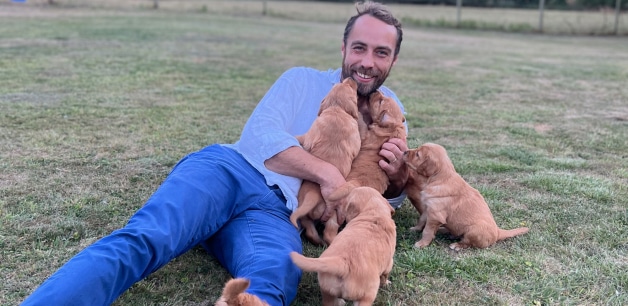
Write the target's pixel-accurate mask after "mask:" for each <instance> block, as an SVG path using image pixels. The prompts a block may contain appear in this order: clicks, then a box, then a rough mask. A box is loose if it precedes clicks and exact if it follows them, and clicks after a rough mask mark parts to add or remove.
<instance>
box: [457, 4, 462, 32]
mask: <svg viewBox="0 0 628 306" xmlns="http://www.w3.org/2000/svg"><path fill="white" fill-rule="evenodd" d="M461 10H462V0H456V27H457V28H459V27H460V11H461Z"/></svg>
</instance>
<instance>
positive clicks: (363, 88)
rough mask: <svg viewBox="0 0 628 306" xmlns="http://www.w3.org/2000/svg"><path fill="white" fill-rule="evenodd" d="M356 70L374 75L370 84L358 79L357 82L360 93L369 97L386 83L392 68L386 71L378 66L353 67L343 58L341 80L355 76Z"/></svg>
mask: <svg viewBox="0 0 628 306" xmlns="http://www.w3.org/2000/svg"><path fill="white" fill-rule="evenodd" d="M354 72H360V73H363V74H367V75H372V76H373V82H371V83H368V84H364V83H360V82H359V81H357V80H356V83H358V94H359V95H361V96H365V97H367V96H369V95H370V94H372V93H374V92H375V91H377V89H378V88H379V87H380V86H382V84H384V81H385V80H386V78H387V77H388V74H389V73H390V69H388V70H386V71H380V70H378V69H376V68H371V69H364V68H362V67H351V66H350V65H347V64H345V63H344V60H343V63H342V72H341V78H340V80H344V79H346V78H349V77H351V78H353V73H354Z"/></svg>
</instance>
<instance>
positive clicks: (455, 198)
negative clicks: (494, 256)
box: [403, 143, 528, 251]
mask: <svg viewBox="0 0 628 306" xmlns="http://www.w3.org/2000/svg"><path fill="white" fill-rule="evenodd" d="M403 160H404V161H405V162H406V165H407V166H408V170H409V177H408V183H407V185H406V193H407V195H408V198H409V199H410V202H412V205H413V206H414V207H415V208H416V209H417V211H418V212H419V214H420V217H419V220H418V223H417V225H416V226H415V227H413V228H411V229H412V230H416V231H421V230H422V231H423V233H422V237H421V240H419V241H418V242H417V243H415V244H414V246H415V247H418V248H423V247H426V246H428V245H429V244H430V243H431V242H432V240H433V239H434V236H435V234H436V232H437V231H438V230H439V227H441V226H443V227H444V229H445V230H446V231H448V232H449V233H450V234H451V235H452V236H455V237H461V238H462V239H461V240H460V241H459V242H456V243H452V244H450V245H449V248H451V249H453V250H456V251H459V250H461V249H465V248H468V247H476V248H486V247H489V246H491V245H493V244H494V243H495V242H497V241H499V240H503V239H506V238H510V237H514V236H517V235H521V234H525V233H527V232H528V228H527V227H521V228H517V229H512V230H503V229H500V228H498V227H497V224H496V223H495V220H494V219H493V215H492V214H491V211H490V209H489V207H488V205H487V204H486V201H484V197H482V195H481V194H480V192H478V191H477V190H476V189H474V188H473V187H471V186H470V185H469V184H467V182H465V181H464V179H463V178H462V177H461V176H460V175H459V174H458V173H457V172H456V170H455V169H454V165H453V163H452V162H451V160H450V159H449V157H448V156H447V151H446V150H445V148H443V147H442V146H440V145H437V144H433V143H426V144H423V145H422V146H420V147H418V148H416V149H413V150H408V151H406V152H405V153H404V156H403Z"/></svg>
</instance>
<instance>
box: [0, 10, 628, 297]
mask: <svg viewBox="0 0 628 306" xmlns="http://www.w3.org/2000/svg"><path fill="white" fill-rule="evenodd" d="M161 2H162V4H164V5H165V4H167V3H168V2H166V1H161ZM237 3H239V4H241V3H243V2H237ZM151 4H152V3H150V2H147V4H146V5H147V6H148V5H151ZM330 5H331V4H330ZM214 9H215V7H212V6H207V9H206V10H205V11H202V10H200V9H199V10H196V11H176V10H166V9H162V10H158V11H153V10H149V9H127V10H119V11H118V10H104V9H99V8H91V9H86V8H84V7H73V6H71V7H64V6H62V5H60V6H57V7H53V8H48V7H38V6H32V7H28V8H26V9H23V8H19V7H17V6H15V5H7V4H0V14H2V18H0V84H1V85H0V147H1V148H2V149H1V150H0V273H2V275H4V278H5V281H4V283H3V286H2V287H0V304H1V305H15V304H18V303H19V302H20V301H21V300H22V299H23V298H24V297H25V296H27V295H28V294H29V293H30V292H31V291H32V290H33V289H34V288H35V287H36V286H37V285H39V284H40V283H41V282H42V281H43V280H45V279H46V278H47V277H48V276H49V275H50V274H51V273H52V272H54V271H55V270H56V269H57V268H58V267H59V266H60V265H62V264H63V263H64V262H65V261H67V260H68V259H69V258H70V257H71V256H73V255H74V254H76V253H77V252H78V251H79V250H81V249H82V248H84V247H85V246H87V245H89V244H90V243H92V242H93V241H95V240H96V239H98V238H100V237H102V236H104V235H107V234H108V233H110V232H111V231H113V230H115V229H117V228H119V227H121V226H123V225H124V224H125V223H126V221H127V220H128V218H129V217H130V216H131V214H132V213H133V212H134V211H135V210H137V209H138V208H139V207H140V206H141V205H142V204H143V203H144V201H145V200H146V199H147V198H148V197H149V196H150V195H151V194H152V192H153V191H154V190H155V189H156V188H157V186H158V185H159V184H160V183H161V181H162V180H163V179H164V178H165V176H166V175H167V173H168V171H169V170H170V169H171V168H172V166H173V165H174V164H175V163H176V162H177V161H178V160H179V159H180V158H181V157H183V156H184V155H185V154H187V153H189V152H191V151H194V150H198V149H200V148H202V147H203V146H205V145H208V144H211V143H216V142H218V143H230V142H233V141H235V140H237V138H238V137H239V134H240V130H241V128H242V126H243V124H244V122H245V120H246V118H247V117H248V116H249V114H250V113H251V111H252V109H253V108H254V107H255V105H256V103H257V102H258V101H259V99H260V98H261V97H262V95H263V94H264V93H265V92H266V90H267V89H268V88H269V87H270V86H271V84H272V83H273V81H274V80H275V79H276V78H277V77H278V76H279V75H280V74H281V73H282V72H283V71H284V70H285V69H287V68H289V67H292V66H297V65H305V66H313V67H315V68H319V69H327V68H335V67H338V66H339V64H340V61H341V58H340V52H339V48H340V39H341V36H342V31H343V28H344V23H343V22H338V21H337V20H331V21H330V20H324V21H325V22H316V21H315V20H307V21H304V20H294V19H282V18H277V17H274V16H267V17H261V16H258V15H254V14H250V15H247V14H242V15H237V16H233V15H229V14H215V13H213V11H212V10H214ZM269 9H272V7H270V8H269ZM341 12H346V14H345V17H343V18H341V19H343V20H344V19H346V17H348V16H349V15H350V14H351V13H352V9H351V7H349V8H347V9H346V10H341ZM404 34H405V35H404V42H403V46H402V50H401V54H400V59H399V61H398V63H397V65H396V66H395V67H394V68H393V71H392V74H391V76H390V78H389V80H388V81H387V85H388V86H389V87H391V88H392V89H394V90H395V91H396V93H397V94H398V95H399V97H400V98H401V99H402V101H403V102H404V104H405V106H406V110H407V119H408V125H409V127H410V130H409V132H410V133H409V138H408V142H409V145H410V146H411V147H415V146H418V145H419V144H421V143H423V142H428V141H430V142H436V143H439V144H442V145H443V146H445V147H446V148H447V149H448V152H449V154H450V157H451V159H452V161H453V162H454V165H455V166H456V169H457V170H458V171H459V172H460V174H461V175H463V177H464V178H465V179H466V180H467V181H468V182H469V183H470V184H471V185H472V186H474V187H475V188H477V189H478V190H479V191H480V192H481V193H482V194H483V195H484V197H485V198H486V200H487V202H488V203H489V206H490V207H491V210H492V212H493V215H494V217H495V219H496V222H497V223H498V225H500V226H501V227H503V228H513V227H518V226H523V225H525V226H528V227H530V232H529V233H528V234H526V235H524V236H521V237H517V238H514V239H509V240H506V241H502V242H499V243H497V244H496V245H494V246H492V247H490V248H488V249H483V250H475V249H474V250H466V251H463V252H459V253H456V252H453V251H450V250H449V249H448V247H447V246H448V244H449V243H450V242H451V241H450V240H449V239H448V238H447V237H445V236H437V238H436V240H435V241H434V242H433V243H432V245H430V246H429V247H427V248H425V249H422V250H417V249H414V248H413V244H414V242H415V241H416V240H418V238H419V234H417V233H414V232H410V230H409V228H410V227H412V226H413V225H414V224H415V222H416V218H417V213H416V211H415V210H414V208H412V206H411V205H410V204H409V203H406V204H405V205H404V206H403V207H402V208H401V209H400V210H399V211H397V213H396V215H395V220H396V223H397V226H398V240H397V252H396V255H395V266H394V269H393V273H392V275H391V281H392V285H391V286H390V287H388V288H383V289H382V290H380V292H379V295H378V298H377V301H376V305H436V304H439V305H440V304H448V305H557V304H560V305H625V304H628V291H627V288H628V255H627V254H628V238H627V237H628V187H627V186H628V171H627V170H626V169H628V153H627V152H628V141H627V139H628V135H627V134H628V107H627V101H628V87H626V80H628V57H627V56H626V54H628V44H626V42H625V39H623V38H614V37H569V36H544V35H536V34H505V33H496V32H480V31H466V30H460V31H453V30H443V29H434V28H427V29H426V28H416V27H414V26H412V25H408V26H407V27H406V29H405V33H404ZM304 245H305V252H306V253H307V254H309V255H311V256H316V255H317V254H319V253H320V252H321V251H322V249H321V248H318V247H314V246H311V245H310V244H308V243H305V244H304ZM228 278H229V275H228V274H227V273H226V272H225V271H224V270H223V269H222V268H221V267H220V266H219V265H218V263H217V262H216V261H215V260H213V259H212V258H211V257H210V256H208V255H207V254H206V253H205V252H204V251H203V250H202V249H201V248H195V249H193V250H191V251H190V252H188V253H186V254H184V255H183V256H181V257H179V258H177V259H176V260H173V261H172V262H171V263H170V264H168V265H167V266H165V267H164V268H162V269H161V270H159V271H157V272H156V273H154V274H152V275H151V276H149V277H148V278H147V279H145V280H143V281H141V282H139V283H137V284H135V285H134V286H133V287H132V288H131V289H130V290H128V291H127V292H126V293H124V294H123V295H122V296H121V297H120V298H119V300H118V301H116V303H115V305H194V304H200V303H202V302H203V301H210V302H211V303H213V301H215V299H216V298H217V297H218V295H219V294H220V291H221V289H222V286H223V284H224V282H225V281H226V280H227V279H228ZM319 304H320V295H319V292H318V284H317V281H316V276H315V275H313V274H305V275H304V278H303V281H302V284H301V286H300V288H299V295H298V297H297V300H296V301H295V303H294V305H319Z"/></svg>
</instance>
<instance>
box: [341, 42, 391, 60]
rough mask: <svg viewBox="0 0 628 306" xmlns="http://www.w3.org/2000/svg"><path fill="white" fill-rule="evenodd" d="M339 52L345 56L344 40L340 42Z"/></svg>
mask: <svg viewBox="0 0 628 306" xmlns="http://www.w3.org/2000/svg"><path fill="white" fill-rule="evenodd" d="M340 54H342V58H345V42H344V41H343V42H342V43H341V44H340ZM395 60H396V59H395Z"/></svg>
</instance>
